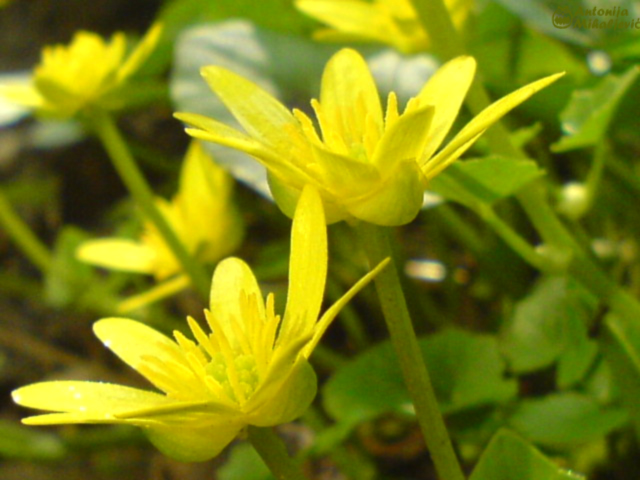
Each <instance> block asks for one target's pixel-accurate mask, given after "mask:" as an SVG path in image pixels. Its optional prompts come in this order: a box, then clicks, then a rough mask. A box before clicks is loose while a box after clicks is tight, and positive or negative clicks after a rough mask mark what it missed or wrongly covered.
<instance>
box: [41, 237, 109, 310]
mask: <svg viewBox="0 0 640 480" xmlns="http://www.w3.org/2000/svg"><path fill="white" fill-rule="evenodd" d="M88 238H89V236H88V234H87V233H85V232H83V231H82V230H80V229H78V228H76V227H70V226H66V227H64V228H63V230H62V231H61V232H60V234H59V235H58V238H57V239H56V244H55V246H54V251H53V263H52V265H51V268H50V269H49V271H48V272H47V277H46V279H45V296H46V301H47V302H48V303H49V304H50V305H52V306H54V307H56V308H65V307H69V306H72V305H73V306H76V307H81V308H88V309H90V310H92V311H99V312H113V311H115V305H116V303H117V300H116V298H115V296H114V293H113V292H112V291H111V290H110V289H109V288H107V286H106V285H105V284H103V283H102V282H101V281H100V279H99V278H98V277H97V275H96V272H95V271H94V269H93V267H91V266H89V265H87V264H86V263H83V262H80V261H79V260H78V259H76V250H77V248H78V246H79V245H80V244H81V243H82V242H83V241H85V240H87V239H88Z"/></svg>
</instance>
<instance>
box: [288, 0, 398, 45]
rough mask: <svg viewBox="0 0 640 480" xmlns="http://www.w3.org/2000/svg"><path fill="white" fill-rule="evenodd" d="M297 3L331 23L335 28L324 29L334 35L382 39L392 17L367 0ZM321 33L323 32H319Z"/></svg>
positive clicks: (327, 0) (298, 6)
mask: <svg viewBox="0 0 640 480" xmlns="http://www.w3.org/2000/svg"><path fill="white" fill-rule="evenodd" d="M296 7H297V8H298V9H299V10H302V11H303V12H304V13H306V14H308V15H310V16H312V17H314V18H316V19H317V20H320V21H321V22H324V23H326V24H327V25H330V26H331V27H333V28H334V29H335V30H321V31H320V32H327V33H325V34H323V35H322V36H325V35H330V36H339V38H342V35H345V34H346V35H350V36H351V37H353V38H354V39H361V38H368V39H380V38H379V37H380V32H381V31H382V32H384V31H386V30H388V28H389V24H391V21H390V19H389V17H385V15H383V14H381V12H380V10H378V9H376V8H375V7H374V6H373V5H372V4H370V3H365V2H363V1H354V0H342V1H340V2H336V1H335V0H298V1H297V2H296ZM314 35H317V36H321V35H319V32H316V34H314Z"/></svg>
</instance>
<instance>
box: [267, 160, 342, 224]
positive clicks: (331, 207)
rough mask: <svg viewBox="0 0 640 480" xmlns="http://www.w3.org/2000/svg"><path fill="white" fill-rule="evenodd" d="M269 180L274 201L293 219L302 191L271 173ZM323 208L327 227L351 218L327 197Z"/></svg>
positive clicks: (269, 173) (268, 174) (268, 175)
mask: <svg viewBox="0 0 640 480" xmlns="http://www.w3.org/2000/svg"><path fill="white" fill-rule="evenodd" d="M267 180H268V182H269V190H270V191H271V195H273V199H274V200H275V202H276V204H277V205H278V207H279V208H280V210H282V213H284V214H285V215H286V216H287V217H289V218H293V215H294V214H295V211H296V205H298V199H299V198H300V194H301V191H300V190H297V189H296V188H294V187H292V186H291V185H290V184H289V183H288V182H286V181H284V180H280V179H279V178H278V177H277V176H276V175H274V174H272V173H271V172H267ZM323 206H324V212H325V217H326V218H325V219H326V222H327V225H330V224H332V223H336V222H340V221H342V220H345V219H346V218H348V217H349V214H348V213H347V211H346V210H345V209H344V208H342V206H340V205H337V204H335V203H331V202H330V201H329V200H327V199H326V197H325V198H324V199H323Z"/></svg>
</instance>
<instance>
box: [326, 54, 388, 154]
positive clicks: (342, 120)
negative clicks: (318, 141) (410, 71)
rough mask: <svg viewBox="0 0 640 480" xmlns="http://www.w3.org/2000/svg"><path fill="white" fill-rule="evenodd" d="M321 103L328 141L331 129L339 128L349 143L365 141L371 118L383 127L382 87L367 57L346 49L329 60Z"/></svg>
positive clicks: (339, 132)
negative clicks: (368, 122) (379, 86)
mask: <svg viewBox="0 0 640 480" xmlns="http://www.w3.org/2000/svg"><path fill="white" fill-rule="evenodd" d="M320 104H321V105H322V111H323V113H324V116H323V120H324V122H321V128H322V131H323V138H324V141H325V142H327V141H328V137H329V135H327V132H328V131H329V130H331V131H336V132H338V134H339V135H340V137H342V138H343V139H344V140H345V141H346V142H347V144H348V145H349V144H358V143H362V141H363V136H364V134H365V133H366V132H367V128H366V125H367V121H368V117H369V118H370V119H371V120H372V121H373V123H374V124H375V125H376V126H378V127H379V129H380V130H381V129H382V106H381V104H380V97H379V95H378V89H377V87H376V84H375V82H374V80H373V77H372V76H371V72H370V71H369V68H368V67H367V63H366V62H365V60H364V58H362V56H361V55H360V54H359V53H358V52H356V51H355V50H352V49H349V48H345V49H342V50H340V51H339V52H338V53H336V54H335V55H334V56H333V57H331V59H330V60H329V62H328V63H327V65H326V67H325V69H324V73H323V74H322V86H321V90H320Z"/></svg>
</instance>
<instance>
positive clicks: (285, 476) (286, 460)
mask: <svg viewBox="0 0 640 480" xmlns="http://www.w3.org/2000/svg"><path fill="white" fill-rule="evenodd" d="M247 432H248V435H249V437H248V438H249V442H250V443H251V445H252V446H253V448H254V449H255V450H256V451H257V452H258V455H260V458H262V460H263V461H264V463H265V464H266V465H267V467H269V470H271V473H273V475H274V477H275V478H276V479H277V480H306V477H305V476H304V474H303V473H302V469H301V468H300V465H299V463H298V462H296V461H295V460H294V459H292V458H291V457H290V456H289V454H288V453H287V448H286V446H285V444H284V443H283V442H282V440H281V439H280V437H278V435H277V434H276V433H275V432H274V431H273V429H272V428H270V427H254V426H253V425H249V427H248V429H247Z"/></svg>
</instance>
